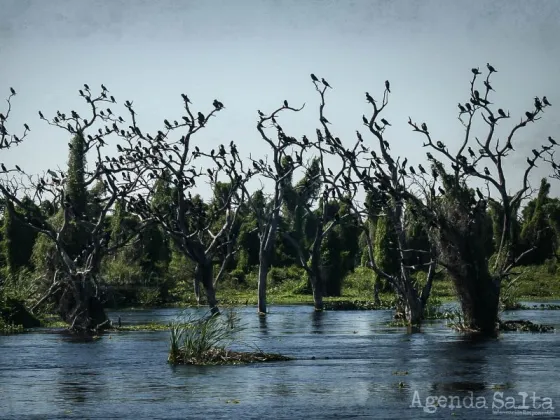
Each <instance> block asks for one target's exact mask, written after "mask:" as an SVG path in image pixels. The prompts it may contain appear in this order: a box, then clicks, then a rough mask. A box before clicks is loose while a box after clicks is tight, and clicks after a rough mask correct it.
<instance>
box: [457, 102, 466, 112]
mask: <svg viewBox="0 0 560 420" xmlns="http://www.w3.org/2000/svg"><path fill="white" fill-rule="evenodd" d="M457 106H458V107H459V111H461V112H467V110H466V109H465V107H464V106H463V105H461V104H458V105H457Z"/></svg>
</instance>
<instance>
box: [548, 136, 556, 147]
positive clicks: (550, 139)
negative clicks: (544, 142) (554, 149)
mask: <svg viewBox="0 0 560 420" xmlns="http://www.w3.org/2000/svg"><path fill="white" fill-rule="evenodd" d="M548 141H549V142H550V143H552V144H553V145H555V146H556V145H557V144H558V143H556V141H555V140H554V139H553V138H552V137H550V136H548Z"/></svg>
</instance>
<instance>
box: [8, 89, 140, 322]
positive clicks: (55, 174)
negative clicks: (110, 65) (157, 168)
mask: <svg viewBox="0 0 560 420" xmlns="http://www.w3.org/2000/svg"><path fill="white" fill-rule="evenodd" d="M79 93H80V96H82V97H83V98H84V99H85V101H86V102H87V103H88V104H89V106H90V108H91V112H90V115H89V116H88V118H87V119H85V118H81V117H80V116H79V115H78V113H77V112H75V111H71V113H70V115H68V116H67V115H66V114H65V113H61V112H60V111H57V115H56V116H55V117H53V118H52V119H51V120H49V119H47V118H45V117H44V115H43V114H42V113H41V112H39V117H40V119H42V120H44V121H46V122H47V123H48V124H50V125H53V126H56V127H60V128H62V129H64V130H66V131H67V132H68V133H69V134H70V135H73V136H74V139H75V140H76V141H74V142H73V143H70V147H71V153H77V154H78V159H84V160H85V156H86V154H87V153H88V152H90V151H91V152H92V153H93V154H94V155H95V162H96V164H95V169H93V170H91V171H88V170H87V168H86V167H81V168H78V169H77V171H83V173H81V174H79V175H78V176H79V177H80V180H81V181H80V182H81V187H83V192H87V190H86V188H88V187H90V186H92V185H93V184H94V183H96V182H100V183H102V184H103V188H102V192H101V193H100V197H98V200H99V201H98V203H97V206H96V207H97V208H96V212H95V213H92V212H89V211H87V210H86V208H85V207H86V204H84V203H83V202H82V203H80V199H79V198H78V197H77V195H78V193H75V192H74V190H72V188H71V187H70V186H69V184H70V182H71V181H70V180H71V179H72V174H68V172H65V171H62V170H51V169H49V170H48V171H47V173H46V174H45V175H44V176H31V175H27V174H25V173H24V172H23V171H22V170H21V169H20V168H19V167H18V166H16V171H17V172H18V174H19V175H20V177H19V178H17V177H12V178H11V179H7V180H5V181H4V182H3V183H1V184H0V190H1V191H2V193H3V195H4V197H5V199H6V206H7V209H8V211H9V213H10V215H11V216H12V217H14V218H16V219H18V220H19V221H20V222H22V223H24V224H26V225H27V226H29V227H31V228H32V229H34V230H35V231H37V232H39V233H41V234H43V235H45V236H46V237H47V238H48V239H49V240H50V241H52V243H53V244H54V246H55V249H56V253H57V255H58V256H59V260H58V262H59V263H58V264H56V270H55V272H54V273H53V280H52V283H51V285H50V287H49V289H48V291H47V293H46V294H45V295H44V296H43V297H41V298H40V299H39V300H38V302H37V304H36V305H35V306H34V308H36V307H37V306H38V305H40V304H41V303H42V302H44V301H46V300H47V299H49V298H50V297H52V296H56V300H57V303H58V310H59V313H60V315H61V317H62V318H63V319H64V320H65V321H66V322H68V323H69V324H70V329H71V330H73V331H75V332H84V333H89V332H91V331H97V330H99V329H102V328H105V327H107V326H108V325H109V320H108V319H107V317H106V315H105V312H104V310H103V306H102V303H101V300H100V291H99V280H100V279H99V272H100V266H101V260H102V258H103V257H104V256H105V255H107V254H110V253H112V252H113V251H115V250H116V249H117V248H118V246H113V247H110V246H109V244H108V242H109V236H110V233H109V232H106V231H105V229H104V228H105V225H106V220H107V217H108V216H109V214H110V213H111V212H112V209H113V207H114V204H115V202H116V200H117V199H121V198H123V197H126V195H127V194H130V193H131V192H132V191H133V190H134V189H135V188H136V186H137V182H136V181H133V182H130V183H127V184H126V185H123V184H122V183H119V182H118V181H117V180H116V175H117V173H118V172H119V169H114V168H113V169H111V168H108V167H107V162H106V160H104V158H103V157H102V153H101V151H102V149H103V147H104V146H105V145H106V142H105V137H106V136H108V135H110V134H111V133H112V132H113V131H115V130H116V129H110V128H109V127H107V126H105V131H103V130H102V129H99V132H98V133H97V134H95V136H92V135H89V134H86V133H87V131H88V130H89V129H91V128H92V127H93V126H94V124H95V123H96V122H97V121H101V122H105V123H109V124H110V123H113V125H114V126H116V123H117V122H118V121H119V120H122V118H120V117H119V118H117V117H116V116H114V115H113V114H112V112H111V111H110V109H109V108H108V109H107V111H106V113H105V112H104V111H103V110H101V106H102V104H103V103H114V102H115V100H114V98H113V97H112V96H109V92H108V90H107V89H106V88H105V87H104V86H103V85H102V92H101V93H100V94H99V95H98V96H97V97H95V96H93V95H92V94H91V91H90V89H89V86H87V85H85V86H84V89H81V90H80V91H79ZM27 131H29V128H28V127H27V126H26V132H27ZM72 147H76V148H79V149H80V150H79V151H77V150H72ZM141 173H142V172H139V175H140V174H141ZM22 195H23V196H28V197H33V201H32V202H31V203H29V202H28V201H24V200H22ZM46 197H49V198H51V200H50V202H51V203H55V207H57V208H58V209H59V215H60V217H58V218H57V217H54V218H49V217H48V216H47V215H45V214H43V213H41V212H40V211H38V210H37V209H38V207H37V206H38V205H40V204H41V203H42V202H44V200H45V198H46ZM16 206H17V207H19V208H22V209H25V210H26V212H25V214H21V213H20V212H17V211H15V207H16ZM140 229H141V228H140V227H139V228H138V230H140ZM76 232H79V236H80V238H81V240H79V241H76V240H75V236H76ZM136 233H137V231H134V232H131V234H130V236H129V237H127V238H125V240H123V241H122V243H121V245H122V244H125V243H127V242H129V241H130V240H132V239H133V237H134V236H135V234H136Z"/></svg>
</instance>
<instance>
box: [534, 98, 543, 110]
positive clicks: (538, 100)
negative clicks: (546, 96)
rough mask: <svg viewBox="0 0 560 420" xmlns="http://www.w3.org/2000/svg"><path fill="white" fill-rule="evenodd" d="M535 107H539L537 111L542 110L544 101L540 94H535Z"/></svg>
mask: <svg viewBox="0 0 560 420" xmlns="http://www.w3.org/2000/svg"><path fill="white" fill-rule="evenodd" d="M535 109H537V111H540V110H542V102H541V100H540V99H539V97H538V96H535Z"/></svg>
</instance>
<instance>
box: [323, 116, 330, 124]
mask: <svg viewBox="0 0 560 420" xmlns="http://www.w3.org/2000/svg"><path fill="white" fill-rule="evenodd" d="M321 122H322V123H325V124H330V122H329V120H327V119H326V118H325V117H321Z"/></svg>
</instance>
